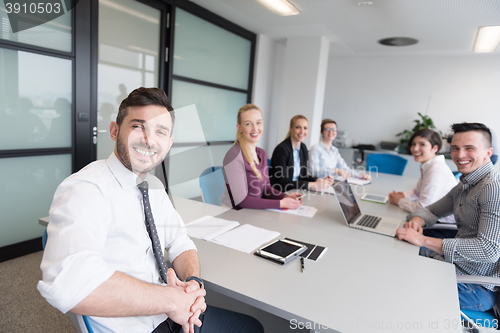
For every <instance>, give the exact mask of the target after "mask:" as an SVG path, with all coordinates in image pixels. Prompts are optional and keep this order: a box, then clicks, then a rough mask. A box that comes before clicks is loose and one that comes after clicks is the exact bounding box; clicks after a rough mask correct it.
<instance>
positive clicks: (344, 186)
mask: <svg viewBox="0 0 500 333" xmlns="http://www.w3.org/2000/svg"><path fill="white" fill-rule="evenodd" d="M333 188H334V190H335V196H336V197H337V200H338V201H339V204H340V209H342V212H343V213H344V217H345V219H346V221H347V223H349V224H351V223H353V222H354V221H355V220H356V218H357V217H358V216H359V215H360V214H361V211H360V209H359V206H358V203H357V202H356V198H355V197H354V194H353V193H352V190H351V186H349V183H347V180H344V181H342V182H340V183H337V184H335V185H334V186H333Z"/></svg>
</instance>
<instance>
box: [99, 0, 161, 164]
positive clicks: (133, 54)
mask: <svg viewBox="0 0 500 333" xmlns="http://www.w3.org/2000/svg"><path fill="white" fill-rule="evenodd" d="M161 27H162V10H161V9H158V8H153V7H151V6H149V5H147V4H144V3H141V2H138V1H133V0H119V1H118V0H99V61H98V83H97V108H98V109H97V127H96V128H94V143H96V145H97V147H96V148H97V159H105V158H108V157H109V155H110V154H111V152H112V151H113V149H114V141H112V140H111V138H110V135H109V125H110V123H111V121H115V120H116V116H117V114H118V107H119V106H120V103H121V101H122V100H123V99H124V98H125V97H127V95H128V94H129V93H130V92H131V91H132V90H134V89H136V88H139V87H160V81H161V80H160V73H161V71H160V56H161V54H162V52H161V45H162V43H161Z"/></svg>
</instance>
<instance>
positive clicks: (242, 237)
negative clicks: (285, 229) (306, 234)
mask: <svg viewBox="0 0 500 333" xmlns="http://www.w3.org/2000/svg"><path fill="white" fill-rule="evenodd" d="M279 235H280V233H279V232H277V231H271V230H267V229H262V228H259V227H255V226H253V225H250V224H244V225H242V226H240V227H238V228H236V229H233V230H230V231H228V232H226V233H224V234H222V235H220V236H218V237H216V238H214V239H212V242H214V243H217V244H220V245H224V246H227V247H230V248H232V249H235V250H238V251H242V252H245V253H250V252H252V251H254V250H255V249H257V248H259V247H260V246H262V245H263V244H265V243H269V242H270V241H272V240H273V239H275V238H276V237H278V236H279Z"/></svg>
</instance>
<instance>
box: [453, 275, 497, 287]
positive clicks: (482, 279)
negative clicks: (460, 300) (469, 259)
mask: <svg viewBox="0 0 500 333" xmlns="http://www.w3.org/2000/svg"><path fill="white" fill-rule="evenodd" d="M457 283H475V284H490V285H494V286H500V278H495V277H490V276H477V275H457Z"/></svg>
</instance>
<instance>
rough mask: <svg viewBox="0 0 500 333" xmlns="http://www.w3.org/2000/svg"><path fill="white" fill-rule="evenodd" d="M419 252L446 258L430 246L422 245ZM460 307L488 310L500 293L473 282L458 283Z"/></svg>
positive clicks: (423, 254) (472, 309) (437, 257)
mask: <svg viewBox="0 0 500 333" xmlns="http://www.w3.org/2000/svg"><path fill="white" fill-rule="evenodd" d="M419 254H420V255H421V256H424V257H429V258H433V259H437V260H444V257H443V255H440V254H438V253H436V252H434V251H432V250H429V249H428V248H425V247H421V248H420V252H419ZM457 288H458V300H459V302H460V309H463V310H471V311H483V312H484V311H488V310H490V309H491V308H492V307H493V305H495V303H496V301H497V298H498V293H497V292H493V291H491V290H488V289H486V288H484V287H481V286H480V285H478V284H473V283H457Z"/></svg>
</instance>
